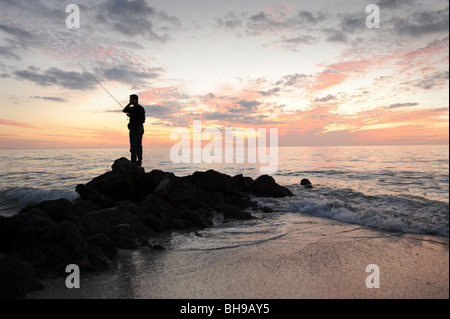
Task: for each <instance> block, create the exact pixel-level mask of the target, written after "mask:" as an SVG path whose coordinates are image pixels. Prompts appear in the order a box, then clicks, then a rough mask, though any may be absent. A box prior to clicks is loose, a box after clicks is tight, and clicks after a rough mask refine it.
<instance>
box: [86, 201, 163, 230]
mask: <svg viewBox="0 0 450 319" xmlns="http://www.w3.org/2000/svg"><path fill="white" fill-rule="evenodd" d="M82 222H83V225H84V226H85V227H86V230H87V232H88V233H89V234H92V235H93V234H98V233H106V232H108V231H109V230H111V229H112V228H114V227H115V226H117V225H121V224H128V225H130V226H131V227H132V228H133V229H134V231H135V233H136V234H137V235H138V236H154V235H155V233H154V232H153V231H152V230H151V229H150V228H149V227H148V226H147V225H145V224H144V223H143V221H142V220H140V219H139V218H138V217H137V216H136V215H133V214H132V213H130V212H127V211H125V210H121V209H119V208H115V207H113V208H108V209H104V210H101V211H97V212H92V213H89V214H86V215H84V216H83V217H82Z"/></svg>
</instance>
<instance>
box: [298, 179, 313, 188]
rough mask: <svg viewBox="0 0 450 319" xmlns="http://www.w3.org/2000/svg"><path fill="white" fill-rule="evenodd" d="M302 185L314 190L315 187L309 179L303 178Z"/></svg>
mask: <svg viewBox="0 0 450 319" xmlns="http://www.w3.org/2000/svg"><path fill="white" fill-rule="evenodd" d="M300 185H302V186H304V187H305V188H312V187H313V185H312V183H311V182H310V181H309V179H307V178H303V179H302V180H301V181H300Z"/></svg>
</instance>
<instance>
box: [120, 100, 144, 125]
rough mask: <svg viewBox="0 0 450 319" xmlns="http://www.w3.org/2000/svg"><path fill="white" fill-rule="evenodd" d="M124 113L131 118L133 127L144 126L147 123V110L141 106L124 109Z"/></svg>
mask: <svg viewBox="0 0 450 319" xmlns="http://www.w3.org/2000/svg"><path fill="white" fill-rule="evenodd" d="M123 112H124V113H127V115H128V116H129V117H130V123H129V124H131V125H142V124H144V123H145V110H144V108H143V107H142V106H141V105H140V104H136V105H135V106H126V107H125V108H124V109H123Z"/></svg>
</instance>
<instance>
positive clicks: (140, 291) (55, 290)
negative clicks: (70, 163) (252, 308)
mask: <svg viewBox="0 0 450 319" xmlns="http://www.w3.org/2000/svg"><path fill="white" fill-rule="evenodd" d="M288 217H289V224H288V225H287V226H286V227H287V229H286V234H285V235H283V236H279V237H277V238H275V239H271V240H267V241H262V242H259V243H256V244H250V245H244V246H237V247H230V248H224V249H199V250H195V249H190V250H177V248H176V247H174V248H173V249H172V248H170V247H169V249H168V250H163V251H155V250H151V249H146V248H141V249H139V250H136V251H126V250H121V251H120V253H119V256H118V258H117V262H116V265H115V267H114V268H113V269H111V270H110V271H106V272H101V273H92V274H86V275H85V276H83V274H82V278H81V287H80V288H79V289H67V288H66V287H65V284H64V280H65V279H64V278H55V279H51V280H47V281H44V282H43V283H44V285H45V286H46V288H45V289H44V290H39V291H35V292H32V293H29V295H28V298H31V299H41V298H43V299H45V298H58V299H59V298H60V299H66V298H68V299H70V298H80V299H84V298H86V299H90V298H95V299H98V298H105V299H136V298H146V299H310V298H314V299H347V298H351V299H352V298H357V299H378V298H382V299H416V298H417V299H428V298H430V299H441V298H443V299H447V298H449V253H448V237H440V236H431V235H421V234H402V233H392V232H385V231H379V230H375V229H372V228H368V227H364V226H360V225H354V224H348V223H342V222H339V221H335V220H331V219H327V218H318V217H313V216H308V215H303V214H289V216H288ZM283 218H286V217H285V215H284V217H283ZM197 240H198V241H199V243H200V242H201V241H202V237H198V239H197ZM373 264H375V265H377V266H378V267H379V282H380V288H368V287H367V286H366V279H367V277H368V276H370V275H371V272H366V267H367V266H368V265H373Z"/></svg>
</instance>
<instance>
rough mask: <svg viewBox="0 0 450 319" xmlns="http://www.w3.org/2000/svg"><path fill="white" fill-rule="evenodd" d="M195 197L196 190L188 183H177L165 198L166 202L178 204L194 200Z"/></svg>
mask: <svg viewBox="0 0 450 319" xmlns="http://www.w3.org/2000/svg"><path fill="white" fill-rule="evenodd" d="M196 195H197V189H196V188H195V186H194V185H192V184H188V183H177V184H176V185H175V187H174V188H173V189H172V190H171V192H170V193H169V195H168V196H167V198H166V200H167V201H168V202H171V203H174V204H178V203H182V202H187V201H189V200H191V199H195V198H196Z"/></svg>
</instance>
